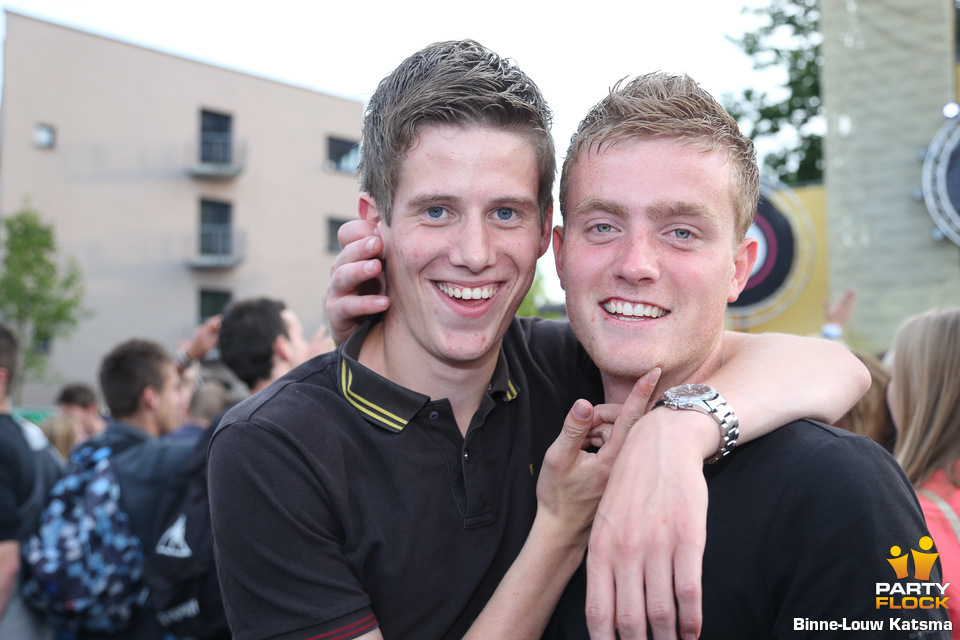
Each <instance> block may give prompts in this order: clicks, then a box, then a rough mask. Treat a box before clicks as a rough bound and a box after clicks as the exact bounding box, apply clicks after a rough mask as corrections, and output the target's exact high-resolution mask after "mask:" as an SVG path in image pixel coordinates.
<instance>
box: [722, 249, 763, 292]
mask: <svg viewBox="0 0 960 640" xmlns="http://www.w3.org/2000/svg"><path fill="white" fill-rule="evenodd" d="M758 250H759V243H758V242H757V239H756V238H744V239H743V240H741V241H740V246H739V247H737V251H736V253H735V254H734V256H733V276H732V277H731V278H730V290H729V291H728V292H727V302H736V300H737V298H739V297H740V292H741V291H743V288H744V287H746V286H747V280H749V279H750V274H751V273H752V272H753V265H754V263H756V261H757V252H758Z"/></svg>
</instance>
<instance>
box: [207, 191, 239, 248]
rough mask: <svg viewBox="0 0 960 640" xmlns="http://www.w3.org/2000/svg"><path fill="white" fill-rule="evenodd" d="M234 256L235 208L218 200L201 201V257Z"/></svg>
mask: <svg viewBox="0 0 960 640" xmlns="http://www.w3.org/2000/svg"><path fill="white" fill-rule="evenodd" d="M232 254H233V206H232V205H231V204H230V203H229V202H217V201H216V200H201V201H200V255H203V256H229V255H232Z"/></svg>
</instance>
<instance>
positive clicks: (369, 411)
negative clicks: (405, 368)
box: [340, 360, 407, 431]
mask: <svg viewBox="0 0 960 640" xmlns="http://www.w3.org/2000/svg"><path fill="white" fill-rule="evenodd" d="M341 362H342V365H341V367H340V388H341V389H342V391H343V397H344V398H346V400H347V402H349V403H350V404H352V405H353V406H354V407H355V408H356V409H357V411H360V412H361V413H363V414H366V415H367V416H369V417H370V418H372V419H373V420H375V421H377V422H379V423H380V424H382V425H383V426H385V427H387V428H388V429H392V430H393V431H403V428H404V427H406V426H407V420H404V419H403V418H401V417H400V416H398V415H395V414H393V413H390V412H389V411H387V410H386V409H384V408H383V407H380V406H378V405H376V404H374V403H373V402H370V401H369V400H367V399H366V398H363V397H361V396H360V395H358V394H357V393H355V392H354V391H353V390H352V389H351V388H350V387H351V385H352V384H353V372H352V371H350V368H349V367H347V361H346V360H342V361H341Z"/></svg>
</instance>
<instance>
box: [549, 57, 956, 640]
mask: <svg viewBox="0 0 960 640" xmlns="http://www.w3.org/2000/svg"><path fill="white" fill-rule="evenodd" d="M560 185H561V186H560V202H561V206H562V210H563V220H564V224H563V226H562V227H557V228H556V229H555V230H554V238H553V239H554V253H555V256H556V265H557V273H558V274H559V275H560V278H561V281H562V282H563V284H564V289H565V291H566V295H567V311H568V314H569V317H570V324H571V325H572V327H573V330H574V332H575V333H576V335H577V337H578V338H579V340H580V343H581V344H583V345H584V347H585V348H586V350H587V352H588V353H589V354H590V357H591V358H592V360H593V361H594V362H595V363H596V364H597V366H598V367H599V368H600V371H601V376H602V378H603V387H604V395H605V399H606V401H608V402H618V401H622V400H624V399H626V398H627V397H628V396H629V394H630V392H631V389H632V388H633V386H634V384H636V380H637V378H638V377H640V376H642V375H643V374H644V372H645V371H646V370H648V369H649V368H651V367H659V368H660V369H661V371H662V373H661V376H660V378H659V381H658V382H657V386H656V391H655V392H654V394H653V398H654V399H655V400H656V402H655V403H651V404H652V407H651V408H653V409H654V411H653V413H660V414H663V413H664V412H666V413H670V412H668V411H666V409H665V408H659V407H664V406H665V407H669V408H671V409H696V410H698V411H704V412H709V413H710V414H711V415H712V416H714V418H715V420H716V422H717V423H718V425H719V427H720V429H721V432H722V433H724V435H725V439H730V440H731V441H732V442H735V433H733V432H732V431H731V430H732V428H733V427H735V425H732V424H731V422H730V416H732V415H733V413H732V410H731V409H730V406H729V405H728V404H727V403H726V401H725V400H724V398H723V396H721V395H720V394H718V393H717V392H716V391H715V390H714V389H712V388H710V387H708V386H706V385H705V384H704V383H706V382H707V381H708V380H709V378H710V376H712V375H713V374H714V372H715V371H717V370H718V369H719V368H720V367H721V365H722V364H723V361H724V312H725V309H726V305H727V303H729V302H733V301H735V300H736V299H737V297H738V296H739V294H740V292H741V291H742V290H743V288H744V286H745V285H746V283H747V279H748V278H749V276H750V273H751V270H752V268H753V265H754V262H755V260H756V257H757V241H756V240H755V239H753V238H750V237H747V235H746V234H747V230H748V228H749V226H750V224H751V222H752V220H753V216H754V213H755V211H756V205H757V201H758V198H759V178H758V168H757V163H756V156H755V152H754V148H753V143H752V142H751V141H750V140H749V139H748V138H746V137H745V136H743V135H742V134H741V133H740V130H739V128H738V126H737V124H736V122H735V121H734V120H733V118H732V117H731V116H730V115H729V114H727V112H726V111H725V110H724V109H723V108H722V107H721V106H720V105H719V104H718V103H717V102H716V101H715V100H714V99H713V98H712V97H711V96H710V95H709V94H708V93H707V92H706V91H704V90H703V89H701V88H700V87H699V86H698V85H697V84H696V83H695V82H694V81H693V80H692V79H690V78H689V77H687V76H682V75H670V74H664V73H656V74H650V75H647V76H642V77H639V78H636V79H634V80H632V81H630V82H627V83H625V84H622V85H618V86H615V87H614V88H613V89H612V90H611V92H610V94H609V95H608V96H607V97H606V98H605V99H604V100H602V101H601V102H600V103H599V104H598V105H597V106H595V107H594V108H593V109H592V110H591V111H590V113H588V114H587V116H586V118H585V119H584V120H583V122H582V123H581V124H580V127H579V128H578V130H577V132H576V134H575V135H574V136H573V138H572V141H571V145H570V149H569V152H568V153H567V156H566V159H565V161H564V166H563V175H562V178H561V182H560ZM628 305H629V307H631V308H633V309H636V308H637V307H638V306H641V307H643V308H644V309H645V310H646V312H645V317H644V318H643V319H641V320H639V321H638V319H637V317H636V316H635V314H631V313H627V312H626V309H627V307H628ZM777 362H779V359H778V360H777ZM806 392H807V390H806V389H805V388H804V387H803V386H802V385H799V384H798V385H795V386H794V393H796V394H798V395H803V394H805V393H806ZM738 406H739V405H738ZM681 413H686V412H685V411H681ZM732 433H733V435H732V436H731V435H730V434H732ZM728 436H729V437H728ZM725 449H727V450H726V451H724V452H723V453H729V454H730V455H729V456H725V457H721V458H720V459H718V460H715V462H716V464H714V465H708V466H707V467H706V468H705V471H704V473H705V475H706V477H707V486H708V488H709V501H710V506H709V510H708V513H707V544H706V549H705V552H704V557H703V603H704V608H703V629H702V633H701V635H700V637H701V638H703V639H704V640H707V639H711V640H712V639H716V640H726V639H728V638H738V639H746V640H750V639H754V638H755V639H757V640H760V639H765V638H848V637H853V636H856V637H857V638H904V639H905V638H914V637H920V636H921V635H922V636H923V637H924V638H949V637H950V635H951V634H950V633H949V631H943V630H944V629H947V630H949V628H950V627H949V622H948V621H947V617H946V611H945V609H944V608H943V607H939V608H937V607H936V606H934V605H935V603H936V600H935V598H928V599H927V600H925V601H924V605H925V606H923V607H920V608H914V609H913V610H906V607H909V606H910V605H909V604H906V605H905V607H904V608H903V609H901V608H899V607H898V606H894V607H892V608H887V607H884V606H882V604H883V602H890V601H896V600H897V598H896V597H893V598H888V599H883V598H878V597H877V596H878V595H883V594H884V593H885V592H884V591H882V590H881V585H886V587H887V589H888V590H889V589H893V588H892V587H890V584H891V583H895V580H896V578H898V577H901V576H897V575H896V572H894V571H892V570H891V567H890V565H889V564H888V561H889V559H890V557H891V556H890V553H891V551H890V550H891V547H900V548H903V549H907V548H913V547H914V546H915V545H917V544H919V545H920V547H921V549H925V547H924V543H923V542H922V539H923V538H924V537H925V536H927V535H928V534H927V531H926V527H925V525H924V521H923V517H922V514H921V512H920V509H919V505H918V503H917V499H916V497H915V496H914V495H913V492H912V490H911V487H910V483H909V482H908V481H907V479H906V478H905V476H904V474H903V472H902V471H901V470H900V469H899V467H898V466H897V464H896V463H895V462H894V460H893V459H892V458H891V457H890V456H889V455H888V454H887V453H886V452H885V451H884V450H883V449H882V448H881V447H879V446H878V445H876V444H875V443H873V442H872V441H870V440H868V439H866V438H862V437H856V436H853V435H852V434H850V433H848V432H846V431H842V430H840V429H835V428H833V427H828V426H827V425H825V424H821V423H815V422H813V421H809V420H803V421H797V422H791V423H788V424H786V425H785V426H783V427H782V428H780V429H777V430H776V431H774V432H772V433H770V434H769V435H766V436H764V437H762V438H759V439H756V440H755V441H753V442H749V443H746V444H743V445H742V446H737V447H736V449H732V447H730V446H727V447H725ZM731 449H732V450H731ZM630 453H631V452H630V450H629V449H628V448H627V447H625V448H624V451H623V452H622V454H621V455H622V456H628V455H630ZM710 453H711V451H710V449H709V447H708V448H705V449H704V450H703V451H702V455H704V456H706V455H709V454H710ZM700 461H701V458H700V457H699V456H695V457H693V458H692V459H691V458H683V459H679V458H678V459H677V460H676V464H678V465H684V466H687V465H694V466H697V467H699V466H700ZM618 480H619V481H620V482H618ZM643 480H644V478H643V477H642V476H638V475H637V474H634V473H631V469H629V468H626V467H620V466H619V464H618V466H617V467H615V468H614V471H613V473H612V475H611V478H610V487H609V489H608V491H607V493H606V494H605V495H604V497H603V499H602V500H601V503H600V507H599V512H598V516H597V520H596V522H595V525H594V529H593V532H592V537H591V543H590V554H589V555H588V556H587V565H588V576H587V608H586V611H587V613H588V616H587V622H588V623H589V630H590V637H591V638H594V639H595V640H607V639H609V640H612V639H613V638H614V629H615V628H616V629H617V630H618V631H619V634H620V637H622V638H642V637H644V636H645V631H646V621H645V620H644V619H643V618H638V617H636V616H635V615H634V614H635V613H636V609H635V608H633V609H631V608H630V602H629V596H630V592H631V590H632V589H634V588H637V587H636V585H635V584H634V583H635V577H634V576H633V575H631V566H630V560H631V557H632V556H633V555H635V554H638V553H642V551H643V550H642V549H640V548H638V547H636V546H635V545H632V544H631V536H630V532H629V530H628V529H627V528H626V523H625V521H624V520H623V519H622V518H620V519H619V520H617V519H616V514H617V513H618V512H620V511H623V510H626V509H629V508H630V506H631V505H630V498H629V492H627V493H626V494H624V492H622V491H620V487H623V486H625V484H624V483H637V482H642V481H643ZM625 495H626V499H625ZM611 516H612V517H611ZM894 555H899V551H897V552H896V553H894ZM921 555H924V554H921ZM927 555H928V557H931V558H933V557H935V556H929V554H927ZM906 558H907V556H906V555H903V561H904V567H906ZM914 559H915V561H916V562H917V567H918V569H917V573H918V574H921V573H923V570H920V568H919V567H920V564H921V562H920V560H918V556H917V555H916V554H915V555H914ZM931 562H932V560H931ZM928 565H929V563H928ZM927 569H929V566H928V567H927ZM938 577H939V576H938V574H937V573H934V574H932V576H931V578H930V579H929V580H928V579H927V578H926V577H922V576H920V579H921V580H927V581H928V584H931V585H932V583H936V582H938V580H937V579H938ZM931 580H932V582H930V581H931ZM898 586H901V587H902V586H903V585H898ZM913 586H916V587H920V584H919V583H917V584H916V585H907V587H913ZM938 586H939V585H938ZM924 588H926V589H931V588H933V587H932V586H928V587H924ZM893 593H896V591H895V590H893ZM908 593H912V591H908ZM925 595H930V594H925ZM934 595H942V592H941V591H939V590H938V589H935V588H934ZM882 601H883V602H882ZM914 602H916V599H914ZM564 613H568V614H569V613H573V614H577V613H579V610H578V609H577V608H576V607H571V608H567V609H566V610H565V611H564ZM566 628H567V629H570V628H573V627H572V625H567V626H566ZM918 631H920V632H922V633H919V634H918V633H917V632H918ZM565 637H571V636H570V635H566V636H565ZM573 637H575V636H573ZM581 637H586V634H583V636H581Z"/></svg>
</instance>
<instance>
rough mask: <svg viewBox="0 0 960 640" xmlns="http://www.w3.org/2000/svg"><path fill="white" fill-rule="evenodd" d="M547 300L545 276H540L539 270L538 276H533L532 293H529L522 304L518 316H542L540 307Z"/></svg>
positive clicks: (538, 271)
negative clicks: (544, 283) (544, 284)
mask: <svg viewBox="0 0 960 640" xmlns="http://www.w3.org/2000/svg"><path fill="white" fill-rule="evenodd" d="M545 299H546V291H545V287H544V286H543V276H542V275H540V270H539V269H537V272H536V274H535V275H534V276H533V283H532V284H531V285H530V291H528V292H527V295H526V296H524V298H523V302H521V303H520V308H519V309H517V315H518V316H538V315H540V311H539V309H540V305H542V304H543V302H544V300H545Z"/></svg>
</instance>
